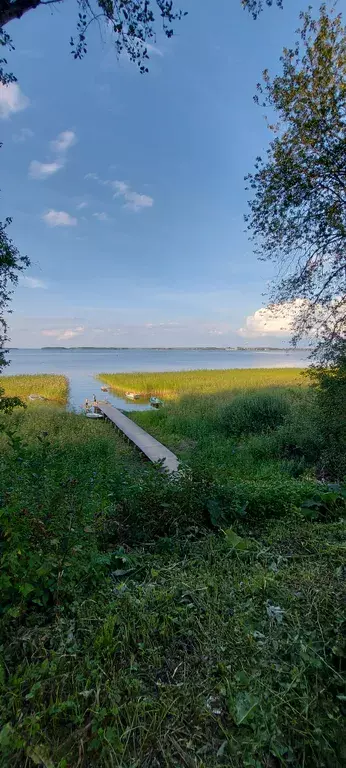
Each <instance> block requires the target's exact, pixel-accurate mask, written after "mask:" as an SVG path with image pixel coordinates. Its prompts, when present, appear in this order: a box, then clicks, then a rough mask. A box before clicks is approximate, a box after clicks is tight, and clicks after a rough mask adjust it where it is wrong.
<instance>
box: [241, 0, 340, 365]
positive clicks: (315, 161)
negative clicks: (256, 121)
mask: <svg viewBox="0 0 346 768" xmlns="http://www.w3.org/2000/svg"><path fill="white" fill-rule="evenodd" d="M301 22H302V24H301V29H300V30H298V32H299V39H298V42H297V43H296V45H295V46H294V47H293V48H292V49H287V48H285V49H284V51H283V54H282V57H281V64H282V73H281V74H279V75H277V76H276V77H274V78H273V79H271V77H270V75H269V73H268V71H265V72H264V73H263V84H260V85H259V86H258V96H257V97H255V100H256V101H257V103H260V104H261V106H263V107H265V108H266V110H268V113H269V117H270V119H269V118H267V120H268V123H269V128H270V129H271V130H272V131H273V133H274V138H273V140H272V141H271V143H270V147H269V150H268V152H267V156H266V158H265V159H262V158H261V157H258V158H257V161H256V165H255V171H254V173H253V174H250V175H249V176H248V177H247V181H248V184H249V189H250V191H251V192H252V198H251V200H250V201H249V206H250V213H249V215H248V216H247V217H246V218H247V222H248V229H249V231H250V233H251V235H252V239H253V240H254V242H255V246H256V249H257V253H258V255H259V257H260V258H262V259H269V260H272V261H274V262H276V264H277V266H278V276H277V279H276V281H275V283H274V286H273V291H272V295H271V300H272V302H273V305H274V307H275V306H280V307H282V305H283V304H285V305H286V306H294V307H295V309H296V310H297V312H296V315H295V320H294V324H293V331H294V333H295V339H296V340H298V339H300V338H302V337H304V336H308V337H309V336H310V337H316V336H317V338H318V339H319V343H318V350H319V352H320V353H321V356H322V358H324V359H329V360H330V359H333V358H335V355H337V354H338V351H339V350H340V347H342V346H343V345H345V343H346V127H345V117H346V34H345V27H344V26H343V24H342V19H341V15H334V13H333V12H331V13H328V11H327V8H326V6H325V5H324V4H323V5H322V6H321V8H320V13H319V18H318V19H317V20H315V19H314V18H313V16H312V13H311V9H309V11H308V12H306V13H302V14H301Z"/></svg>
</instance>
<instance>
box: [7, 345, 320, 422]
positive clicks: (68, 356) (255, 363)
mask: <svg viewBox="0 0 346 768" xmlns="http://www.w3.org/2000/svg"><path fill="white" fill-rule="evenodd" d="M9 357H10V360H11V362H10V365H9V366H8V367H7V368H6V370H5V371H4V373H5V374H9V375H10V374H12V375H14V374H17V373H63V374H64V375H65V376H67V377H68V379H69V382H70V403H69V404H70V408H73V409H77V410H78V409H79V408H81V407H82V406H83V403H84V401H85V398H86V397H88V398H89V399H91V398H92V396H93V394H95V395H96V397H98V398H99V399H100V398H101V396H102V393H101V389H100V388H101V382H100V381H97V379H95V378H94V376H95V374H97V373H101V372H104V373H105V372H107V373H130V372H135V371H140V372H144V371H186V370H197V369H200V368H207V369H212V368H218V369H225V368H299V367H301V366H304V365H306V364H307V361H308V353H307V352H303V351H299V350H290V351H289V352H286V351H283V350H282V351H274V352H272V351H266V350H260V351H250V350H249V351H247V350H244V351H241V350H229V351H228V350H224V349H166V350H164V349H55V350H54V349H12V350H11V351H10V354H9ZM103 397H107V399H108V400H109V401H110V402H112V403H113V404H114V405H115V406H117V407H118V408H123V409H126V410H143V409H145V408H148V407H149V406H146V405H143V404H141V405H138V404H135V403H131V402H128V401H126V400H123V399H122V398H120V397H116V396H114V395H111V394H110V393H107V394H106V395H105V396H103Z"/></svg>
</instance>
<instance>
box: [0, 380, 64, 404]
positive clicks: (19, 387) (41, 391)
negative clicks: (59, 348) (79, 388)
mask: <svg viewBox="0 0 346 768" xmlns="http://www.w3.org/2000/svg"><path fill="white" fill-rule="evenodd" d="M0 387H2V388H3V389H4V390H5V396H7V397H20V398H21V399H22V400H23V401H24V402H25V403H27V404H28V405H29V404H30V400H28V396H29V395H40V397H43V398H44V399H45V400H48V401H49V402H54V403H59V404H60V405H65V404H66V402H67V397H68V379H67V378H66V376H60V375H58V374H51V373H43V374H30V375H29V374H21V375H18V376H0Z"/></svg>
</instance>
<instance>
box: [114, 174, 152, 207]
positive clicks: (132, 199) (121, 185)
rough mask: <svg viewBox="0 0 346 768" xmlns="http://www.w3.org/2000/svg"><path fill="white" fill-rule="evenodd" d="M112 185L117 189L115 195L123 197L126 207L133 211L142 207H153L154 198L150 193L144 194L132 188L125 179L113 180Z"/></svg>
mask: <svg viewBox="0 0 346 768" xmlns="http://www.w3.org/2000/svg"><path fill="white" fill-rule="evenodd" d="M111 186H112V187H113V189H115V195H114V197H123V198H124V200H125V203H124V207H125V208H129V210H131V211H140V210H142V208H152V206H153V205H154V200H153V198H152V197H150V196H149V195H143V194H140V193H139V192H135V191H134V190H132V189H131V187H130V186H129V184H127V183H126V182H125V181H113V182H111Z"/></svg>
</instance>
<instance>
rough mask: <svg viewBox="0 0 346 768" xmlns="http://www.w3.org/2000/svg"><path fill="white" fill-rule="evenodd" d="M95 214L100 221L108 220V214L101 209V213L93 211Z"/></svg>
mask: <svg viewBox="0 0 346 768" xmlns="http://www.w3.org/2000/svg"><path fill="white" fill-rule="evenodd" d="M93 216H95V219H98V220H99V221H108V216H107V214H106V213H105V212H104V211H101V213H93Z"/></svg>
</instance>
